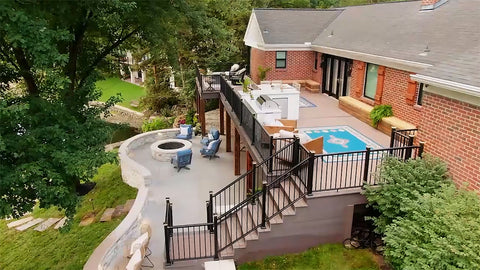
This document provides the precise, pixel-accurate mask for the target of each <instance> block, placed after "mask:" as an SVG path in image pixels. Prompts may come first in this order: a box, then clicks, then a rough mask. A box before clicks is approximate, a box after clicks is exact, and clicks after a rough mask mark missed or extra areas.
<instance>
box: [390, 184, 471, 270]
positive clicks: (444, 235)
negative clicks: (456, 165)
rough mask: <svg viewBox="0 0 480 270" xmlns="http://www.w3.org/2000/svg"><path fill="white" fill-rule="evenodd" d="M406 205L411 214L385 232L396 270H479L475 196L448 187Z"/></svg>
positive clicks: (397, 221) (394, 223)
mask: <svg viewBox="0 0 480 270" xmlns="http://www.w3.org/2000/svg"><path fill="white" fill-rule="evenodd" d="M407 203H408V204H410V205H409V206H408V208H410V209H411V211H409V212H408V214H407V215H406V216H405V217H403V218H399V219H396V220H395V221H394V222H393V224H391V225H390V226H388V227H387V229H386V231H385V237H384V241H385V243H386V249H385V256H386V258H387V259H388V260H389V261H390V263H392V265H393V266H394V267H395V269H480V252H479V250H480V200H479V198H478V195H477V194H476V193H474V192H471V191H465V190H457V189H456V188H455V187H454V186H452V185H448V186H444V187H443V188H442V189H441V190H438V192H437V193H435V194H428V193H426V194H424V195H423V196H420V197H419V198H418V200H416V201H410V202H407Z"/></svg>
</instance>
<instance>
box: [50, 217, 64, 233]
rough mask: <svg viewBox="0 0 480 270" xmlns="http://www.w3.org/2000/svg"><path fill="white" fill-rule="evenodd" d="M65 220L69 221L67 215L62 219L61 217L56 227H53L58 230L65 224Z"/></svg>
mask: <svg viewBox="0 0 480 270" xmlns="http://www.w3.org/2000/svg"><path fill="white" fill-rule="evenodd" d="M65 222H67V217H63V218H62V219H60V221H59V222H57V224H55V227H53V229H55V230H58V229H60V228H62V227H63V225H65Z"/></svg>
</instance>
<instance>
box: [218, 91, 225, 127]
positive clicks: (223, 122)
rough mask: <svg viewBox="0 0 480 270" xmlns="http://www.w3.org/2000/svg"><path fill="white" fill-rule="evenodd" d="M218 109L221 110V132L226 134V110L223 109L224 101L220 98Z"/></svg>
mask: <svg viewBox="0 0 480 270" xmlns="http://www.w3.org/2000/svg"><path fill="white" fill-rule="evenodd" d="M218 109H219V111H220V134H222V135H225V120H224V116H225V112H224V111H223V102H222V101H221V100H220V99H219V100H218Z"/></svg>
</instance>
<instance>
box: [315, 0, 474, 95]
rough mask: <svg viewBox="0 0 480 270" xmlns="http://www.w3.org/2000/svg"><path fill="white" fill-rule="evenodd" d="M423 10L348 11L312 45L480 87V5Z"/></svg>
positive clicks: (457, 1) (401, 5)
mask: <svg viewBox="0 0 480 270" xmlns="http://www.w3.org/2000/svg"><path fill="white" fill-rule="evenodd" d="M419 9H420V3H419V2H418V1H413V2H398V3H390V4H377V5H367V6H355V7H347V8H345V11H344V12H342V14H341V15H340V16H338V17H337V18H336V19H335V20H334V21H333V22H332V23H331V24H330V25H329V26H328V27H327V28H326V30H325V31H324V32H323V33H321V34H320V35H319V36H318V37H317V38H316V39H315V41H314V42H313V44H316V45H321V46H326V47H333V48H338V49H344V50H350V51H355V52H363V53H369V54H374V55H380V56H386V57H391V58H398V59H402V60H409V61H415V62H420V63H426V64H432V65H433V67H431V68H428V69H427V70H426V71H425V72H424V73H422V74H425V75H429V76H432V77H438V78H441V79H446V80H452V81H455V82H460V83H465V84H470V85H474V86H480V72H479V70H480V31H479V30H478V29H479V26H480V0H451V1H449V2H447V3H446V4H444V5H442V6H441V7H439V8H437V9H435V10H433V11H428V12H420V11H419ZM331 31H333V33H334V34H333V36H330V37H329V34H330V33H331ZM427 46H428V49H429V50H430V51H429V52H428V53H427V55H426V56H422V55H420V54H421V53H422V52H424V50H425V48H426V47H427Z"/></svg>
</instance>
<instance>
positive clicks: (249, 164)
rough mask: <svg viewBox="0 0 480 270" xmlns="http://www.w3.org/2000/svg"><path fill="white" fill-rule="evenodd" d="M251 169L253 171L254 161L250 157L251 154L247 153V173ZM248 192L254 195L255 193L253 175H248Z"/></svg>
mask: <svg viewBox="0 0 480 270" xmlns="http://www.w3.org/2000/svg"><path fill="white" fill-rule="evenodd" d="M251 169H253V159H252V156H251V155H250V152H248V151H247V172H249V171H250V170H251ZM248 190H251V191H252V194H253V193H254V192H255V190H254V187H253V174H248V175H247V191H248Z"/></svg>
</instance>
